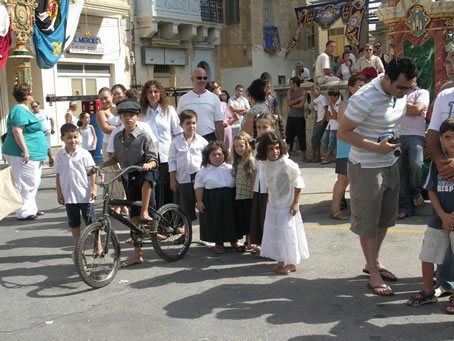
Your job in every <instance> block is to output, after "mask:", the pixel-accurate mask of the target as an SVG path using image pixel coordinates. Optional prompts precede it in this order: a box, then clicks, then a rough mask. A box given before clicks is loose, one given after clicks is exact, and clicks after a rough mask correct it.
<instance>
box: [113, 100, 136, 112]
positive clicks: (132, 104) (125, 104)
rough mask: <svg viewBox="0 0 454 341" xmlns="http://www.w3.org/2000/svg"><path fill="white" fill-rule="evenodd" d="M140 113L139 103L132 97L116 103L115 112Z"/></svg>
mask: <svg viewBox="0 0 454 341" xmlns="http://www.w3.org/2000/svg"><path fill="white" fill-rule="evenodd" d="M126 112H127V113H131V112H133V113H136V114H138V113H140V105H139V103H137V102H136V101H133V100H132V99H124V100H122V101H120V102H118V103H117V113H119V114H121V113H126Z"/></svg>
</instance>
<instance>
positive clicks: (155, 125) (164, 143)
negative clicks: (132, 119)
mask: <svg viewBox="0 0 454 341" xmlns="http://www.w3.org/2000/svg"><path fill="white" fill-rule="evenodd" d="M143 116H144V117H143ZM143 116H141V117H140V118H142V117H143V119H142V120H141V121H142V122H147V123H148V125H149V126H150V128H151V130H153V133H154V135H155V136H156V137H157V138H158V143H157V145H158V152H159V162H164V163H165V162H167V160H168V157H169V148H170V143H171V142H172V140H173V136H175V135H178V134H181V133H182V132H183V129H181V127H180V120H179V119H178V115H177V112H176V111H175V109H174V108H173V107H172V106H169V107H168V108H167V113H165V112H163V110H162V108H161V105H160V104H159V105H158V107H157V108H156V110H153V109H152V108H151V107H150V106H148V107H147V112H146V113H145V115H143Z"/></svg>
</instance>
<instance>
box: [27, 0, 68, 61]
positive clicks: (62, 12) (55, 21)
mask: <svg viewBox="0 0 454 341" xmlns="http://www.w3.org/2000/svg"><path fill="white" fill-rule="evenodd" d="M69 1H70V0H36V2H37V4H38V7H37V8H36V9H35V24H33V27H34V29H35V34H34V35H33V42H34V44H35V50H36V62H37V64H38V66H39V67H40V68H41V69H50V68H52V67H53V66H54V65H55V64H56V63H57V62H58V60H59V59H60V56H61V54H62V52H63V47H64V45H65V37H66V24H67V20H68V10H69Z"/></svg>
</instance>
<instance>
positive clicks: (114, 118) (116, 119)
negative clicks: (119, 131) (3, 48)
mask: <svg viewBox="0 0 454 341" xmlns="http://www.w3.org/2000/svg"><path fill="white" fill-rule="evenodd" d="M107 124H108V125H110V126H114V127H118V126H119V125H120V124H121V120H120V115H110V116H109V117H108V118H107ZM109 140H110V134H104V138H103V140H102V143H109Z"/></svg>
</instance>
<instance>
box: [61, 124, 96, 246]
mask: <svg viewBox="0 0 454 341" xmlns="http://www.w3.org/2000/svg"><path fill="white" fill-rule="evenodd" d="M60 133H61V140H62V141H63V143H64V144H65V147H64V148H62V149H61V150H59V151H58V152H57V154H56V155H55V168H54V173H55V174H56V187H57V188H56V189H57V200H58V203H59V204H61V205H65V208H66V214H67V215H68V225H69V227H70V228H71V232H72V236H73V239H74V243H77V241H78V240H79V237H80V215H82V217H83V219H84V221H85V225H89V224H91V223H92V222H94V221H95V220H96V218H95V210H94V206H93V201H94V200H95V198H96V184H95V175H94V174H91V175H88V176H87V169H89V168H90V167H92V166H94V165H95V163H94V161H93V157H92V156H91V154H90V153H89V152H88V151H87V150H85V149H83V148H82V147H80V146H79V144H78V139H79V131H78V129H77V127H76V126H75V125H74V124H72V123H65V124H63V125H62V126H61V128H60Z"/></svg>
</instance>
